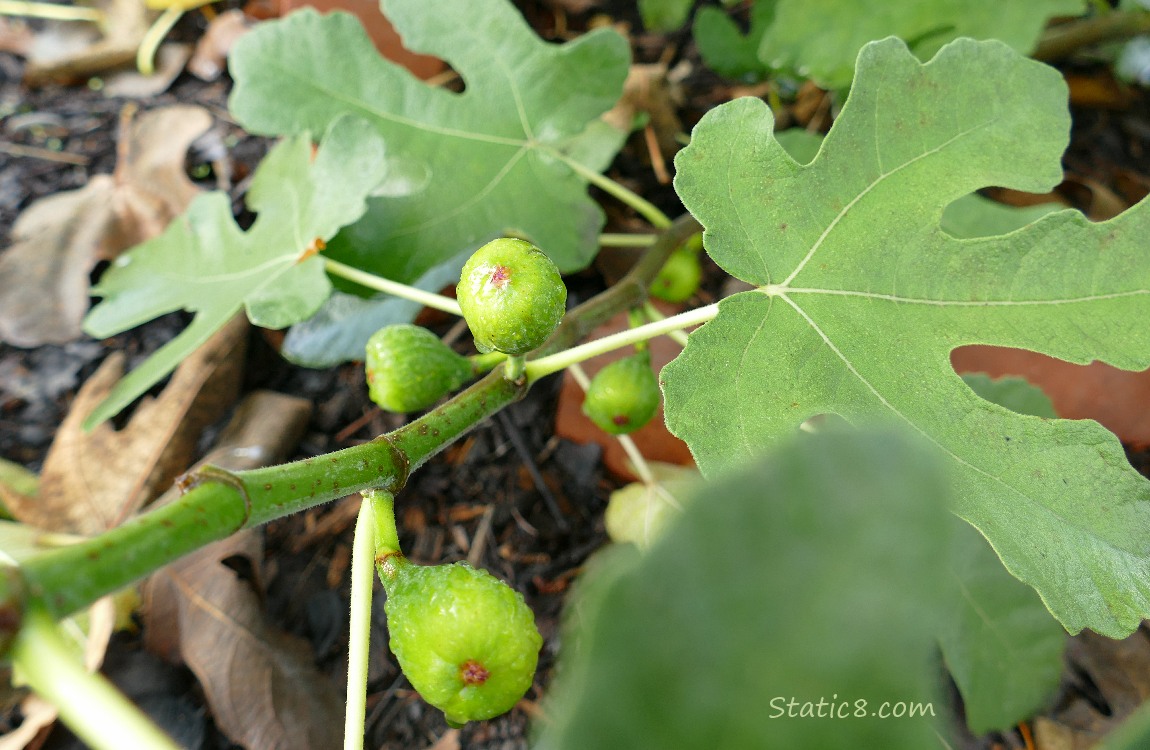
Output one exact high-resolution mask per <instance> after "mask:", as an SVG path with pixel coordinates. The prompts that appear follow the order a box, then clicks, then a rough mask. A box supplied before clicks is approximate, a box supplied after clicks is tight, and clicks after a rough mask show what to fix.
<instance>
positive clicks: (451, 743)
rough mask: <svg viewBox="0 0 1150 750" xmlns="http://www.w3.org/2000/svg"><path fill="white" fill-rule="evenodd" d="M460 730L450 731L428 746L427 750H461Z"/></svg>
mask: <svg viewBox="0 0 1150 750" xmlns="http://www.w3.org/2000/svg"><path fill="white" fill-rule="evenodd" d="M460 747H461V746H460V744H459V730H458V729H448V730H447V731H446V732H444V733H443V736H442V737H440V738H439V739H437V740H436V741H435V742H434V743H432V744H430V745H428V746H427V750H459V748H460Z"/></svg>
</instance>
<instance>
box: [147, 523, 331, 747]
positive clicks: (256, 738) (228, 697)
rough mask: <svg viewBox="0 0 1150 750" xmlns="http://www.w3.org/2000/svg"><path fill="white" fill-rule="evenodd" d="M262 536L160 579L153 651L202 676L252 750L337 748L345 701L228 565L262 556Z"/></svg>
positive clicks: (214, 702)
mask: <svg viewBox="0 0 1150 750" xmlns="http://www.w3.org/2000/svg"><path fill="white" fill-rule="evenodd" d="M261 547H262V545H261V542H260V536H259V534H258V532H256V531H254V530H251V531H244V532H241V533H239V534H236V535H234V536H232V537H231V538H229V539H225V540H223V541H221V542H217V543H215V544H213V545H209V546H208V547H205V548H204V549H203V550H201V551H200V552H198V553H196V554H194V555H191V556H189V557H187V558H184V559H183V560H181V561H179V562H177V563H175V564H173V565H169V566H168V567H167V568H164V569H163V570H162V571H160V572H159V573H157V574H155V575H154V576H152V578H151V579H149V581H148V583H147V584H146V586H145V589H144V611H145V620H146V628H145V633H146V636H147V638H146V641H147V645H148V648H149V649H151V650H153V651H154V652H156V653H158V654H160V655H161V656H164V657H165V658H168V659H170V660H174V661H183V662H185V663H186V664H187V665H188V667H189V668H190V669H191V670H192V672H194V673H195V675H196V677H197V678H198V679H199V681H200V685H201V686H202V687H203V689H204V692H205V694H206V696H207V699H208V702H209V704H210V705H211V707H212V713H213V716H214V718H215V720H216V723H217V724H218V725H219V727H220V728H221V729H222V730H223V731H224V733H225V734H227V735H228V737H229V738H230V739H231V740H232V741H233V742H235V743H237V744H240V745H243V746H244V747H248V748H260V749H261V750H262V749H263V748H278V749H279V750H321V749H326V748H333V747H339V746H340V743H341V739H340V738H341V737H342V733H343V727H342V722H343V698H342V696H341V695H340V693H339V691H338V690H337V689H336V687H335V686H334V685H333V684H332V683H331V682H330V681H328V679H327V677H325V676H324V675H323V674H321V673H320V672H319V670H318V669H317V668H316V667H315V665H314V660H313V655H312V653H311V648H310V647H309V646H308V645H307V643H306V642H304V641H302V640H301V639H299V638H296V637H295V636H292V635H290V634H288V633H285V632H283V631H281V630H278V629H276V628H274V627H273V626H272V625H270V624H269V623H268V622H267V620H266V619H265V617H264V614H263V611H262V609H261V607H260V594H259V592H258V591H257V589H256V588H255V585H254V584H253V583H252V582H249V581H244V580H240V578H239V577H238V576H237V575H236V574H235V572H234V571H232V570H231V569H230V568H228V567H226V566H225V565H223V564H221V562H220V561H221V560H224V559H226V558H229V557H234V556H236V555H241V556H244V557H247V558H248V559H249V560H250V561H251V562H252V567H253V568H255V569H258V564H259V562H260V561H261V560H262V559H263V554H262V549H261Z"/></svg>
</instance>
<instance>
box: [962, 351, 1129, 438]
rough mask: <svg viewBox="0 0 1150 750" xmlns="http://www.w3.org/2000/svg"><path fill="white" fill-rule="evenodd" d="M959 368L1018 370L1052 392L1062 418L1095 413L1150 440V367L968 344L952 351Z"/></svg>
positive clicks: (994, 373)
mask: <svg viewBox="0 0 1150 750" xmlns="http://www.w3.org/2000/svg"><path fill="white" fill-rule="evenodd" d="M950 361H951V364H953V365H954V369H955V370H957V371H958V372H959V373H965V372H985V373H987V374H988V375H990V376H991V377H993V378H999V377H1002V376H1004V375H1015V376H1018V377H1021V378H1025V379H1026V380H1028V381H1029V382H1031V383H1033V384H1034V385H1036V386H1038V387H1039V388H1041V389H1042V390H1043V392H1044V393H1045V394H1046V395H1047V396H1049V397H1050V401H1051V402H1052V403H1053V404H1054V410H1055V411H1056V412H1058V416H1060V417H1062V418H1063V419H1093V420H1095V421H1097V422H1099V423H1100V424H1102V426H1103V427H1105V428H1106V429H1108V430H1110V431H1111V432H1113V433H1114V434H1115V435H1117V436H1118V438H1119V439H1120V440H1122V442H1124V443H1127V444H1130V445H1136V446H1144V445H1148V444H1150V421H1148V420H1147V419H1146V413H1147V410H1150V370H1143V371H1142V372H1130V371H1128V370H1119V369H1118V368H1116V367H1111V366H1110V365H1108V364H1105V363H1103V362H1091V363H1090V364H1088V365H1075V364H1071V363H1069V362H1065V361H1063V360H1060V359H1055V358H1053V357H1047V356H1046V355H1043V354H1038V353H1037V352H1032V351H1027V350H1025V349H1005V348H999V347H994V346H982V345H978V346H963V347H960V348H958V349H955V350H954V351H953V352H951V355H950Z"/></svg>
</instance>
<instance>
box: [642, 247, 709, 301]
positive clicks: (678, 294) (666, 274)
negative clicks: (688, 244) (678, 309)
mask: <svg viewBox="0 0 1150 750" xmlns="http://www.w3.org/2000/svg"><path fill="white" fill-rule="evenodd" d="M702 280H703V266H702V264H701V263H699V254H698V252H696V251H694V250H690V249H681V250H676V251H675V252H673V253H671V257H669V258H667V262H666V263H664V264H663V267H662V268H661V269H659V273H658V274H657V275H656V276H655V280H654V281H652V282H651V288H650V292H651V296H652V297H656V298H658V299H661V300H663V301H664V302H686V301H687V300H689V299H690V298H691V295H692V294H694V293H695V291H696V290H697V289H698V288H699V282H701V281H702Z"/></svg>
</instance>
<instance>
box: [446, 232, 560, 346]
mask: <svg viewBox="0 0 1150 750" xmlns="http://www.w3.org/2000/svg"><path fill="white" fill-rule="evenodd" d="M455 296H456V297H457V298H458V300H459V306H460V307H461V308H462V309H463V317H464V318H465V319H466V320H467V325H468V326H469V327H470V328H471V334H472V335H473V336H474V337H475V345H476V346H477V347H478V348H479V350H480V351H484V352H488V351H498V352H503V353H505V354H510V355H515V356H519V355H523V354H526V353H527V352H529V351H531V350H532V349H535V348H537V347H538V346H539V345H540V344H542V343H543V342H544V341H545V340H546V339H547V337H548V336H550V335H551V332H552V331H554V330H555V327H556V326H558V325H559V321H560V320H562V319H563V313H564V311H565V310H566V307H567V287H565V286H564V285H563V279H562V277H560V275H559V269H558V268H556V267H555V264H554V263H552V262H551V259H550V258H548V257H547V256H546V255H545V254H544V253H543V251H541V250H540V249H539V248H537V247H535V246H534V245H532V244H531V243H530V242H525V241H524V240H517V239H511V238H506V237H505V238H502V239H498V240H493V241H492V242H488V243H487V244H486V245H484V246H483V247H481V248H479V249H478V250H476V251H475V254H474V255H472V256H471V258H470V259H468V261H467V263H466V264H465V265H464V266H463V272H462V273H461V275H460V279H459V286H458V287H457V288H456V295H455Z"/></svg>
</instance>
